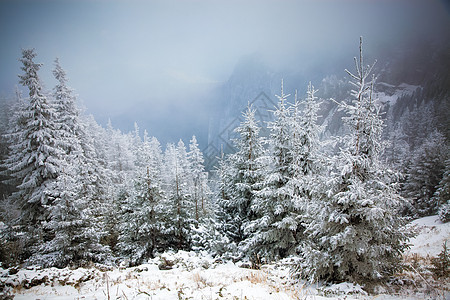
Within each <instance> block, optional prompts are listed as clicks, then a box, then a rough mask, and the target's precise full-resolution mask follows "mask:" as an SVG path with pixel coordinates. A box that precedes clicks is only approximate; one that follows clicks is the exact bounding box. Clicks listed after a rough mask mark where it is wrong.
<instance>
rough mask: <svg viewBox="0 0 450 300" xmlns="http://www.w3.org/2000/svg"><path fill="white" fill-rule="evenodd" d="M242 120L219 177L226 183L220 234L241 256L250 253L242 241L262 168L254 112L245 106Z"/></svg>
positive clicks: (257, 126) (253, 217) (261, 144)
mask: <svg viewBox="0 0 450 300" xmlns="http://www.w3.org/2000/svg"><path fill="white" fill-rule="evenodd" d="M243 118H244V121H243V122H242V123H241V124H240V125H239V126H238V127H237V128H236V129H235V132H236V133H238V134H239V137H238V138H237V139H235V140H234V141H233V142H234V146H235V148H236V149H237V151H236V152H235V153H233V154H230V155H229V156H228V158H227V163H226V168H227V170H226V175H225V173H223V174H222V175H223V176H226V177H227V179H226V182H223V183H224V186H222V189H224V191H223V193H222V196H221V197H222V202H221V205H222V210H223V212H224V213H225V214H226V215H227V220H226V224H225V225H224V226H226V227H227V228H226V230H225V231H224V234H225V235H226V236H227V237H228V238H229V240H231V241H232V242H233V243H234V244H235V245H236V246H237V247H240V248H241V249H240V253H241V254H242V253H246V252H247V253H250V252H249V251H247V249H246V247H247V246H246V243H247V241H246V239H247V238H249V237H250V234H251V233H249V232H246V227H247V226H248V225H250V222H251V221H253V220H254V219H255V214H254V211H252V209H251V207H252V204H253V201H254V198H255V191H256V190H257V186H256V184H257V183H258V182H260V181H261V180H262V167H263V166H262V164H261V161H260V159H261V157H262V155H263V154H264V148H263V140H262V139H261V137H260V136H259V131H260V127H259V125H258V122H257V121H256V118H255V110H253V109H252V108H251V106H249V107H248V109H247V111H246V112H245V113H244V114H243ZM225 190H226V192H225ZM225 194H226V195H225ZM224 229H225V228H224Z"/></svg>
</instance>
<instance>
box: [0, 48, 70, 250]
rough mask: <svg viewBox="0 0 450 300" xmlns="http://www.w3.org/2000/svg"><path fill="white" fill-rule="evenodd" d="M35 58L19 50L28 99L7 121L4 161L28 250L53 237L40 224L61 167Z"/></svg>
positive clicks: (54, 128) (52, 119)
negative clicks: (14, 188)
mask: <svg viewBox="0 0 450 300" xmlns="http://www.w3.org/2000/svg"><path fill="white" fill-rule="evenodd" d="M35 57H36V53H35V51H34V49H23V50H22V58H21V59H20V61H21V62H22V63H23V66H22V67H21V68H22V70H23V71H24V74H23V75H19V78H20V83H21V84H22V85H23V86H25V87H27V88H28V90H29V99H24V103H23V105H21V106H20V107H19V108H20V111H18V112H17V114H15V120H12V122H11V125H10V126H11V127H10V129H9V133H8V138H9V141H10V148H9V153H10V155H9V157H8V158H7V159H6V160H5V166H6V169H7V172H8V174H9V175H10V176H11V177H12V178H13V180H14V181H15V182H16V183H17V184H18V185H17V191H15V192H14V193H13V194H12V195H11V197H12V201H13V202H14V203H16V206H17V207H18V208H19V209H20V210H21V214H20V218H19V220H18V225H21V229H20V230H21V231H22V232H24V234H23V235H22V236H23V237H24V238H25V239H26V241H27V245H26V249H27V250H28V251H30V252H31V251H32V250H33V246H37V245H39V244H41V243H42V242H44V241H48V240H50V239H52V238H53V232H51V231H50V232H49V231H48V230H44V227H43V223H44V222H45V221H47V220H48V217H49V209H48V208H49V207H51V205H52V204H53V203H52V201H51V198H50V195H51V191H52V190H53V189H54V186H55V184H56V181H57V178H58V175H59V174H60V172H61V170H62V168H64V166H65V162H64V160H63V158H62V157H63V155H64V151H63V149H62V146H61V143H62V142H61V140H58V138H59V137H60V135H59V132H58V126H57V124H56V123H55V118H56V115H55V111H54V109H53V107H51V104H50V103H49V101H48V100H47V97H46V96H45V95H44V92H43V91H42V86H41V82H40V80H39V76H38V71H39V68H40V67H41V64H38V63H35V62H34V61H33V59H34V58H35ZM29 254H30V253H28V255H29ZM25 255H26V256H27V254H25Z"/></svg>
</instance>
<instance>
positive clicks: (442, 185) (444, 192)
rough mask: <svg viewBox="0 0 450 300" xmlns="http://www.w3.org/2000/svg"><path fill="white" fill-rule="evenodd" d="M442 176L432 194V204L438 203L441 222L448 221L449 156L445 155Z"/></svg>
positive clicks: (449, 211)
mask: <svg viewBox="0 0 450 300" xmlns="http://www.w3.org/2000/svg"><path fill="white" fill-rule="evenodd" d="M447 157H448V158H447V160H446V161H445V170H444V175H443V176H442V179H441V181H440V182H439V185H438V186H437V190H436V192H435V193H434V196H433V198H434V202H435V203H439V205H440V207H439V218H440V219H441V221H442V222H448V221H450V155H448V154H447Z"/></svg>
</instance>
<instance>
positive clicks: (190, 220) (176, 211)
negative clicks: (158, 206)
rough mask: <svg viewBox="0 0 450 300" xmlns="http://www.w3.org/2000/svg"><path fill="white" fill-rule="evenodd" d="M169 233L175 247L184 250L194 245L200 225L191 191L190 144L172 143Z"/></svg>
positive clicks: (168, 150)
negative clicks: (193, 235)
mask: <svg viewBox="0 0 450 300" xmlns="http://www.w3.org/2000/svg"><path fill="white" fill-rule="evenodd" d="M164 161H165V172H164V173H165V191H166V197H167V199H166V201H167V202H166V205H167V210H166V211H167V216H166V224H167V225H166V226H165V227H166V231H165V232H166V234H167V236H168V242H169V244H170V246H171V247H173V248H175V249H178V250H181V249H185V250H186V249H189V248H190V246H191V228H192V226H194V225H195V224H197V222H196V220H195V214H194V205H193V203H192V195H191V193H190V190H189V187H190V183H191V181H190V177H189V176H188V175H189V167H190V166H189V162H188V160H187V153H186V147H185V145H184V143H183V141H181V140H180V141H179V142H178V145H177V147H175V145H173V144H168V145H167V148H166V151H165V155H164Z"/></svg>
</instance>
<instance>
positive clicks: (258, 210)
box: [245, 82, 297, 260]
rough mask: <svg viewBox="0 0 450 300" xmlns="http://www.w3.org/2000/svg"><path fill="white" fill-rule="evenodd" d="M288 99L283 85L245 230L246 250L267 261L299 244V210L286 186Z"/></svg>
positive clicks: (289, 127) (289, 145) (289, 157)
mask: <svg viewBox="0 0 450 300" xmlns="http://www.w3.org/2000/svg"><path fill="white" fill-rule="evenodd" d="M288 96H289V95H285V94H284V91H283V82H282V84H281V95H280V96H277V97H278V99H279V102H278V107H277V109H276V110H275V111H274V115H275V120H274V121H273V122H270V123H269V124H268V127H269V128H270V136H269V140H268V143H269V154H268V155H267V156H266V157H265V158H261V159H262V160H263V162H264V164H266V166H267V170H266V172H265V176H264V178H263V179H262V180H261V182H259V183H257V184H256V186H258V189H259V190H258V191H255V194H256V198H255V200H254V201H253V203H252V204H251V209H252V211H253V212H254V213H255V218H254V220H252V221H251V222H250V223H249V224H248V226H247V229H246V230H247V231H248V232H249V233H251V236H250V238H249V239H248V240H247V242H246V247H245V249H246V251H249V252H250V254H251V255H252V256H254V255H257V256H260V257H261V258H264V259H266V260H272V259H277V258H280V257H285V256H287V255H290V254H292V253H294V251H295V247H296V244H297V240H296V230H297V223H296V221H295V220H296V218H297V211H296V207H295V205H294V202H293V198H292V196H293V191H292V190H291V189H290V188H289V186H288V185H287V183H288V182H289V180H290V179H291V178H292V176H293V174H292V169H291V166H292V163H293V157H292V152H291V151H292V116H291V109H290V108H289V107H288V106H287V104H286V99H287V97H288Z"/></svg>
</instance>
